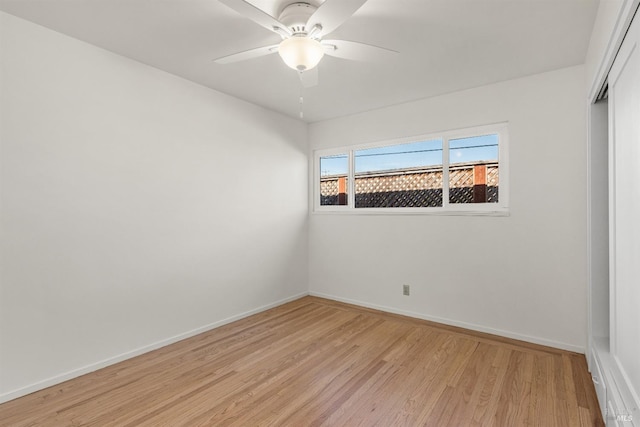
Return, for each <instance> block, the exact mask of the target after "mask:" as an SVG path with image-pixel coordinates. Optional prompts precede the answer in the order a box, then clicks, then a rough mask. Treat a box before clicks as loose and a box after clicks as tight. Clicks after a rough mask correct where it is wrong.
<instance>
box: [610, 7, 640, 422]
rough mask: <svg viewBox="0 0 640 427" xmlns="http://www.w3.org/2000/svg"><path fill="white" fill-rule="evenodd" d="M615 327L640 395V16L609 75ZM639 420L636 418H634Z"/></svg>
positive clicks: (615, 351)
mask: <svg viewBox="0 0 640 427" xmlns="http://www.w3.org/2000/svg"><path fill="white" fill-rule="evenodd" d="M609 123H610V127H609V132H610V135H609V141H610V153H609V154H610V156H609V159H610V165H609V171H610V193H609V194H610V217H609V218H610V224H611V225H610V286H611V295H610V321H611V324H610V328H611V331H610V332H611V336H610V339H611V354H612V356H613V358H614V361H615V365H617V366H616V368H617V370H618V371H619V372H617V374H618V375H620V376H622V377H623V378H624V382H625V383H626V384H627V385H628V386H629V388H630V389H631V390H630V392H631V394H632V395H633V397H634V400H635V401H636V402H638V393H640V18H639V17H638V16H636V17H635V19H634V22H632V24H631V27H630V29H629V32H628V33H627V35H626V37H625V40H624V42H623V44H622V47H621V49H620V51H619V52H618V55H617V56H616V60H615V62H614V64H613V67H612V68H611V72H610V73H609ZM629 409H631V408H629ZM634 421H635V420H634Z"/></svg>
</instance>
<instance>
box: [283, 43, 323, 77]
mask: <svg viewBox="0 0 640 427" xmlns="http://www.w3.org/2000/svg"><path fill="white" fill-rule="evenodd" d="M278 53H279V54H280V57H281V58H282V60H283V61H284V63H285V64H287V66H289V67H291V68H293V69H294V70H296V71H306V70H310V69H312V68H314V67H315V66H316V65H318V63H319V62H320V60H321V59H322V57H323V56H324V46H322V45H321V44H320V43H319V42H318V41H317V40H313V39H310V38H307V37H291V38H288V39H285V40H283V41H282V42H281V43H280V45H279V46H278Z"/></svg>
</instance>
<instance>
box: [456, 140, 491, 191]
mask: <svg viewBox="0 0 640 427" xmlns="http://www.w3.org/2000/svg"><path fill="white" fill-rule="evenodd" d="M498 177H499V175H498V135H495V134H494V135H482V136H473V137H469V138H461V139H452V140H450V141H449V203H498V187H499V185H498Z"/></svg>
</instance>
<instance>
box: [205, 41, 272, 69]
mask: <svg viewBox="0 0 640 427" xmlns="http://www.w3.org/2000/svg"><path fill="white" fill-rule="evenodd" d="M277 51H278V45H277V44H274V45H271V46H263V47H258V48H255V49H249V50H245V51H244V52H238V53H234V54H232V55H227V56H223V57H221V58H216V59H214V60H213V62H215V63H216V64H231V63H233V62H239V61H244V60H246V59H253V58H258V57H260V56H265V55H269V54H271V53H276V52H277Z"/></svg>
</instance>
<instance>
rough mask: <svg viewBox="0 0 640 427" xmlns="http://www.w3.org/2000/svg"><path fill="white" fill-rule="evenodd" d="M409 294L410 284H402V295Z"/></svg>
mask: <svg viewBox="0 0 640 427" xmlns="http://www.w3.org/2000/svg"><path fill="white" fill-rule="evenodd" d="M410 294H411V286H409V285H402V295H410Z"/></svg>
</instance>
